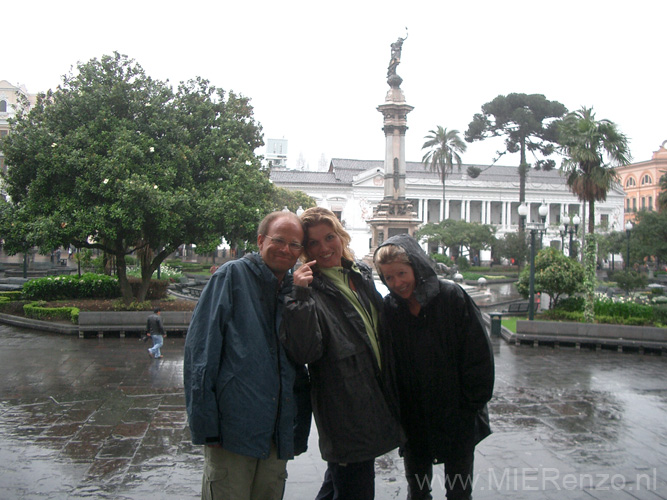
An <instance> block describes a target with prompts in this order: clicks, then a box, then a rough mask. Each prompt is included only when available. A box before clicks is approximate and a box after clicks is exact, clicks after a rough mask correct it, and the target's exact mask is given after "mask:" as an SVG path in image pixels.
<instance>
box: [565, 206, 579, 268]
mask: <svg viewBox="0 0 667 500" xmlns="http://www.w3.org/2000/svg"><path fill="white" fill-rule="evenodd" d="M580 222H581V219H580V218H579V216H578V215H576V214H575V215H574V217H572V224H570V218H569V217H568V216H567V215H564V216H563V226H564V227H565V232H566V233H570V249H569V254H568V255H569V256H570V257H571V258H573V259H574V258H576V256H577V253H576V252H573V251H572V237H573V236H574V235H575V234H576V233H577V231H578V230H579V223H580ZM572 226H574V228H573V227H572ZM568 227H569V230H568Z"/></svg>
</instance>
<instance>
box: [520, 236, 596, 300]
mask: <svg viewBox="0 0 667 500" xmlns="http://www.w3.org/2000/svg"><path fill="white" fill-rule="evenodd" d="M529 283H530V266H526V267H524V269H523V271H521V275H520V276H519V282H518V283H517V290H518V291H519V293H520V294H521V295H522V296H524V297H528V290H529ZM583 283H584V268H583V266H582V265H581V264H580V263H579V262H577V261H575V260H573V259H570V258H568V257H566V256H564V255H563V254H562V253H561V252H559V251H557V250H556V249H555V248H551V247H547V248H544V249H542V250H540V252H539V253H538V254H537V256H536V257H535V292H536V293H537V292H544V293H548V294H549V296H550V297H551V299H552V300H551V305H550V307H551V308H555V307H558V303H559V302H560V300H561V296H563V295H567V296H572V295H574V294H575V293H577V292H579V291H582V285H583Z"/></svg>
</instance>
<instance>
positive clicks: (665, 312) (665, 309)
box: [653, 304, 667, 326]
mask: <svg viewBox="0 0 667 500" xmlns="http://www.w3.org/2000/svg"><path fill="white" fill-rule="evenodd" d="M653 320H654V321H655V323H656V324H657V323H659V324H660V325H663V326H665V325H667V304H660V305H657V306H653Z"/></svg>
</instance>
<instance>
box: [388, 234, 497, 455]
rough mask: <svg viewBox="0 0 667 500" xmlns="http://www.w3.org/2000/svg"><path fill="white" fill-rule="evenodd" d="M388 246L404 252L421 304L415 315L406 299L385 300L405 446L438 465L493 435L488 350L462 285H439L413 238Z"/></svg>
mask: <svg viewBox="0 0 667 500" xmlns="http://www.w3.org/2000/svg"><path fill="white" fill-rule="evenodd" d="M389 244H393V245H396V246H399V247H402V248H403V249H404V250H405V251H406V252H407V254H408V257H409V259H410V263H411V265H412V268H413V270H414V274H415V279H416V287H415V292H414V294H415V298H416V299H417V301H418V302H419V304H420V305H421V311H420V313H419V315H418V316H417V317H415V316H413V315H412V314H411V313H410V311H409V309H408V303H407V301H406V300H404V299H402V298H400V297H398V296H397V295H395V294H394V293H391V294H389V295H387V296H386V297H385V308H384V312H385V315H386V323H387V325H389V328H390V333H391V338H392V340H393V347H394V356H395V360H396V375H397V387H398V394H399V403H400V410H401V422H402V424H403V428H404V430H405V432H406V435H407V438H408V442H407V445H406V446H407V447H408V448H409V449H410V451H411V452H412V453H414V454H417V455H420V456H423V457H427V458H429V459H430V460H434V461H436V462H443V461H444V460H445V459H446V458H447V457H449V456H452V454H455V453H457V450H460V449H461V446H464V447H465V446H472V447H474V446H475V444H477V443H478V442H479V441H481V440H482V439H484V438H485V437H486V436H488V435H489V434H490V433H491V431H490V428H489V425H488V412H487V410H486V403H487V402H488V401H489V400H490V399H491V396H492V394H493V384H494V364H493V351H492V348H491V344H490V341H489V338H488V336H487V333H486V330H485V327H484V323H483V320H482V315H481V313H480V311H479V309H478V307H477V305H476V304H475V303H474V302H473V300H472V299H471V298H470V296H469V295H468V294H467V293H466V292H465V291H464V290H463V289H462V288H461V287H460V286H458V285H457V284H455V283H452V282H449V281H444V280H439V279H438V276H437V274H436V273H435V271H434V269H433V267H432V264H431V261H430V259H429V258H428V257H427V255H426V254H425V253H424V251H423V250H422V249H421V248H420V247H419V244H418V243H417V242H416V240H415V239H414V238H412V237H410V236H408V235H406V234H401V235H397V236H393V237H391V238H389V239H388V240H386V241H385V242H384V243H383V244H382V245H380V247H382V246H384V245H389ZM383 281H384V278H383ZM385 284H386V283H385Z"/></svg>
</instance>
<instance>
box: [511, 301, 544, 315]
mask: <svg viewBox="0 0 667 500" xmlns="http://www.w3.org/2000/svg"><path fill="white" fill-rule="evenodd" d="M538 305H539V304H538V303H537V302H535V304H534V308H535V309H534V311H537V307H538ZM529 309H530V306H529V304H528V302H512V303H511V304H510V305H509V306H508V307H507V309H503V312H504V313H509V314H528V310H529Z"/></svg>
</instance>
